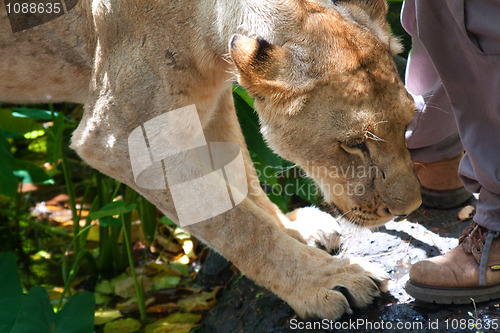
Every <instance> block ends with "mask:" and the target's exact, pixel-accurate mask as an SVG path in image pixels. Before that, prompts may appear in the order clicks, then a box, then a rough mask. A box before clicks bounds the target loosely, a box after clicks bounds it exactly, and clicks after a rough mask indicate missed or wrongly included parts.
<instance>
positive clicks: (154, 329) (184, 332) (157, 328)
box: [144, 323, 198, 333]
mask: <svg viewBox="0 0 500 333" xmlns="http://www.w3.org/2000/svg"><path fill="white" fill-rule="evenodd" d="M196 326H198V325H195V324H182V323H174V324H172V323H162V324H159V325H155V323H153V324H150V325H148V326H146V329H145V330H144V332H145V333H189V332H190V331H191V329H193V327H196Z"/></svg>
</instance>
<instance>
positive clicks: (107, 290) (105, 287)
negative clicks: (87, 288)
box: [94, 280, 113, 294]
mask: <svg viewBox="0 0 500 333" xmlns="http://www.w3.org/2000/svg"><path fill="white" fill-rule="evenodd" d="M94 290H95V291H96V292H99V293H101V294H112V293H113V285H112V284H111V282H110V281H109V280H102V281H100V282H99V283H98V284H97V285H96V286H95V289H94Z"/></svg>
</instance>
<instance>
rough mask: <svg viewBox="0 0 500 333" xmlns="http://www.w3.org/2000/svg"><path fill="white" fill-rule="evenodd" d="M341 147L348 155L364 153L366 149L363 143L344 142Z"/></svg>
mask: <svg viewBox="0 0 500 333" xmlns="http://www.w3.org/2000/svg"><path fill="white" fill-rule="evenodd" d="M341 147H342V148H343V149H344V150H345V151H346V152H348V153H359V152H364V151H365V150H366V149H367V148H366V144H365V142H364V141H349V142H344V143H342V144H341Z"/></svg>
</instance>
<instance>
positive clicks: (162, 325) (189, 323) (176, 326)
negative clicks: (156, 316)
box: [144, 312, 201, 333]
mask: <svg viewBox="0 0 500 333" xmlns="http://www.w3.org/2000/svg"><path fill="white" fill-rule="evenodd" d="M200 320H201V315H199V314H194V313H181V312H176V313H172V314H171V315H169V316H168V317H167V318H163V319H160V320H158V321H155V322H154V323H152V324H150V325H148V326H146V328H145V330H144V331H145V333H184V332H186V333H187V332H189V331H190V330H191V329H192V328H193V327H195V326H197V325H196V323H198V322H199V321H200Z"/></svg>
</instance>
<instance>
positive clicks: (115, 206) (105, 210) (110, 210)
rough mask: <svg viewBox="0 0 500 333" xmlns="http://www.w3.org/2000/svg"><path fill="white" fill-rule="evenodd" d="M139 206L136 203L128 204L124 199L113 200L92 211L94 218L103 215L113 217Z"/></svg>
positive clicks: (91, 216)
mask: <svg viewBox="0 0 500 333" xmlns="http://www.w3.org/2000/svg"><path fill="white" fill-rule="evenodd" d="M136 207H137V205H136V204H131V205H128V206H127V205H126V204H125V202H123V201H122V200H117V201H113V202H111V203H109V204H107V205H104V206H103V207H101V208H100V209H99V210H98V211H95V212H92V213H90V218H91V219H92V220H97V219H100V218H103V217H112V216H114V215H122V214H126V213H129V212H131V211H133V210H134V209H135V208H136Z"/></svg>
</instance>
